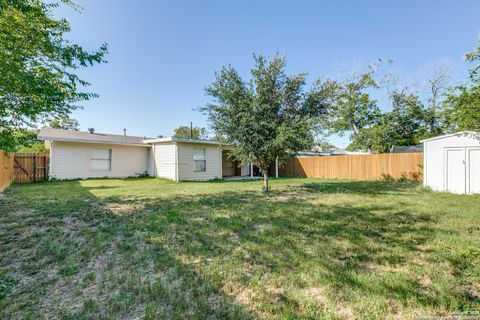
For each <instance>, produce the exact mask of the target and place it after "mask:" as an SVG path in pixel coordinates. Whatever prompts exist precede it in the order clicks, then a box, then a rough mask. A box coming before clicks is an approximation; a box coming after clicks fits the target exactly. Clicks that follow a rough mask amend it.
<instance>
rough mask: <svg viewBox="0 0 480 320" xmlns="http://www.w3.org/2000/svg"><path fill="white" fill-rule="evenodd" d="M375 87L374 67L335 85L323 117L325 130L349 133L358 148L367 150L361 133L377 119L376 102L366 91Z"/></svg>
mask: <svg viewBox="0 0 480 320" xmlns="http://www.w3.org/2000/svg"><path fill="white" fill-rule="evenodd" d="M376 88H378V84H377V82H376V80H375V66H369V68H368V70H367V71H366V72H364V73H361V74H359V75H356V76H355V75H354V76H351V77H349V78H348V79H346V80H344V81H338V82H335V86H334V89H333V90H332V98H331V100H330V103H328V111H327V113H326V116H325V117H324V118H323V126H324V128H326V129H328V130H329V132H330V133H337V134H339V135H343V134H345V133H347V132H352V138H353V139H354V140H355V141H356V143H357V144H359V145H361V146H362V148H361V149H367V150H370V149H371V147H372V146H371V145H370V141H369V140H368V139H365V136H364V134H363V133H362V130H364V129H367V128H369V127H370V126H373V125H375V123H376V122H377V120H378V118H379V117H380V114H381V112H380V109H379V108H378V106H377V102H376V100H374V99H372V98H371V97H370V94H369V90H372V89H376ZM362 140H363V141H362Z"/></svg>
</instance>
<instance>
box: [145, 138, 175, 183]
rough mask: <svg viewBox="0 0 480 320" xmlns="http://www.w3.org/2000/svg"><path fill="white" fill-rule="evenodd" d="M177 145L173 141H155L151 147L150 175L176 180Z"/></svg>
mask: <svg viewBox="0 0 480 320" xmlns="http://www.w3.org/2000/svg"><path fill="white" fill-rule="evenodd" d="M176 153H177V146H176V145H175V144H174V143H155V144H153V145H152V149H151V155H152V156H151V166H150V171H151V172H150V175H151V176H155V177H160V178H166V179H171V180H177V176H176V163H177V159H176Z"/></svg>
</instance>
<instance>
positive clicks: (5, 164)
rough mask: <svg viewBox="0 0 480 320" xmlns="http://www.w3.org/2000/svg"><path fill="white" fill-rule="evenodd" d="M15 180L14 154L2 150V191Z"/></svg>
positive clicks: (0, 179) (0, 172) (0, 180)
mask: <svg viewBox="0 0 480 320" xmlns="http://www.w3.org/2000/svg"><path fill="white" fill-rule="evenodd" d="M12 181H13V154H9V153H6V152H5V151H2V150H0V192H2V191H3V190H5V189H6V188H8V186H10V184H11V183H12Z"/></svg>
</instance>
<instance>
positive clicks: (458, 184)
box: [445, 149, 466, 193]
mask: <svg viewBox="0 0 480 320" xmlns="http://www.w3.org/2000/svg"><path fill="white" fill-rule="evenodd" d="M446 160H447V163H446V168H445V169H446V186H447V188H446V189H447V191H448V192H452V193H465V182H466V174H465V173H466V172H465V149H448V150H447V159H446Z"/></svg>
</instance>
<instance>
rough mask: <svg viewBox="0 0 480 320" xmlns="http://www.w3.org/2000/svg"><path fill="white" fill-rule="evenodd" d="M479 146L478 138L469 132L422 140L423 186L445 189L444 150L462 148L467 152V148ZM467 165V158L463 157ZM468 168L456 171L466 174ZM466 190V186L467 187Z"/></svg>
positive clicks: (445, 160)
mask: <svg viewBox="0 0 480 320" xmlns="http://www.w3.org/2000/svg"><path fill="white" fill-rule="evenodd" d="M478 147H480V138H478V137H475V136H473V135H471V134H460V135H453V136H448V137H444V138H438V139H435V140H429V141H425V142H424V166H423V167H424V172H423V183H424V186H427V187H430V188H431V189H432V190H435V191H447V183H446V165H447V163H446V162H447V159H446V151H447V150H452V149H454V148H461V149H464V150H465V152H466V154H468V152H467V151H468V149H469V148H478ZM464 164H465V165H468V159H465V162H464ZM467 171H468V168H465V170H462V172H458V175H468V173H467ZM467 192H468V188H467Z"/></svg>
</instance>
